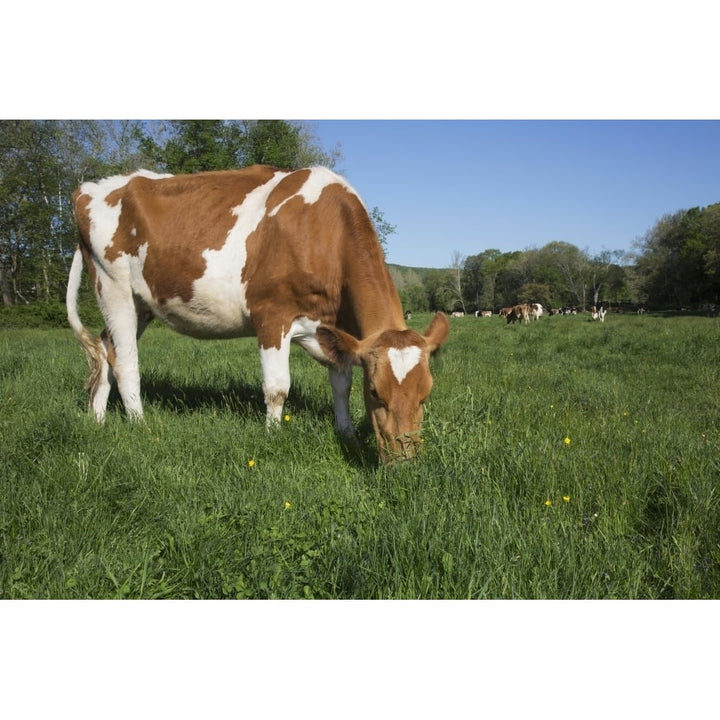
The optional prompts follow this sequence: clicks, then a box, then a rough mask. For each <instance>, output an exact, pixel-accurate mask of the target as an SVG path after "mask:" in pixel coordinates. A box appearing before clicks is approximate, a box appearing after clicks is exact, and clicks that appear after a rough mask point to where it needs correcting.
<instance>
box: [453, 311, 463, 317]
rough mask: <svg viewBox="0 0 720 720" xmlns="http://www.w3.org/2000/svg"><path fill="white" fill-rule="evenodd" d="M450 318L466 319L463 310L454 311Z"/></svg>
mask: <svg viewBox="0 0 720 720" xmlns="http://www.w3.org/2000/svg"><path fill="white" fill-rule="evenodd" d="M450 317H454V318H461V317H465V313H464V312H463V311H462V310H454V311H453V312H452V313H451V315H450Z"/></svg>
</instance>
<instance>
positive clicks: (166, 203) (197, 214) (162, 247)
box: [105, 166, 275, 303]
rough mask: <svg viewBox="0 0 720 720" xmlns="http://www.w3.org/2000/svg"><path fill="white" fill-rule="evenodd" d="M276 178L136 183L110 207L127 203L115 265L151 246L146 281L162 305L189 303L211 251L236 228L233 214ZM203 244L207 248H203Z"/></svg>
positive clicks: (264, 173)
mask: <svg viewBox="0 0 720 720" xmlns="http://www.w3.org/2000/svg"><path fill="white" fill-rule="evenodd" d="M274 173H275V170H274V169H273V168H269V167H265V166H258V167H253V168H247V169H245V170H241V171H227V172H213V173H205V174H204V180H205V182H202V183H199V182H194V181H193V176H192V175H190V176H182V175H178V176H175V177H171V178H163V179H160V180H151V179H148V178H145V177H141V176H138V177H134V178H132V179H131V180H130V181H129V182H128V184H127V185H126V186H125V187H124V188H121V189H120V190H119V191H113V192H112V193H110V194H109V195H108V197H107V198H106V202H112V201H115V195H116V193H120V194H121V197H122V210H121V212H120V220H119V223H118V228H117V230H116V232H115V234H114V235H113V238H112V243H111V244H110V246H109V247H108V248H107V249H106V251H105V257H106V259H107V260H109V261H110V262H113V261H115V260H116V259H117V258H118V257H120V255H121V254H122V253H125V254H127V255H133V256H138V255H139V253H140V248H141V247H142V246H143V245H145V243H147V256H146V258H145V263H144V266H143V277H144V278H145V281H146V282H147V284H148V287H149V288H150V291H151V293H152V295H153V297H154V298H155V299H156V300H157V301H158V302H160V303H165V302H167V301H168V300H170V299H171V298H174V297H179V298H180V299H182V300H183V301H184V302H188V301H189V300H190V299H191V298H192V295H193V283H194V282H195V280H197V279H198V278H201V277H202V276H203V274H204V273H205V269H206V266H207V263H206V261H205V258H204V257H203V252H205V251H206V250H220V249H221V248H222V247H223V246H224V245H225V242H226V241H227V237H228V233H229V232H230V230H231V229H232V228H233V226H234V225H235V223H236V222H237V217H236V216H235V215H234V214H233V213H232V210H233V208H235V207H237V206H238V205H241V204H242V202H243V201H244V200H245V197H246V196H247V195H248V194H249V193H250V192H252V191H253V190H254V189H255V188H256V187H258V186H259V185H262V184H264V183H266V182H267V181H268V180H270V178H271V177H272V176H273V174H274ZM200 239H202V242H200Z"/></svg>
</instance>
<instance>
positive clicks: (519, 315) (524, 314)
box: [507, 303, 530, 325]
mask: <svg viewBox="0 0 720 720" xmlns="http://www.w3.org/2000/svg"><path fill="white" fill-rule="evenodd" d="M516 320H522V322H523V323H528V322H530V306H529V305H527V304H525V303H522V304H520V305H514V306H513V307H511V308H510V309H509V312H508V313H507V321H508V325H509V324H510V323H514V322H515V321H516Z"/></svg>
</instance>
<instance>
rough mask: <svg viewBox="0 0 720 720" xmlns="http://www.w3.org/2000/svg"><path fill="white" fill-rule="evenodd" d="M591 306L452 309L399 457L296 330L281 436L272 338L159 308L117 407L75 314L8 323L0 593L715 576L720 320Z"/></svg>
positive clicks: (0, 429) (212, 591)
mask: <svg viewBox="0 0 720 720" xmlns="http://www.w3.org/2000/svg"><path fill="white" fill-rule="evenodd" d="M587 318H588V316H576V317H552V318H543V319H542V320H541V321H540V322H537V323H532V324H530V325H528V326H523V327H521V326H508V325H506V324H505V323H504V322H503V321H501V320H499V319H498V318H491V319H487V318H486V319H476V318H473V317H467V318H461V319H457V320H453V325H452V332H451V336H450V339H449V340H448V343H447V345H446V346H445V348H443V350H442V351H441V353H440V355H439V356H438V357H437V358H436V359H435V360H434V363H433V373H434V377H435V388H434V390H433V393H432V395H431V400H430V402H429V403H428V408H427V412H426V423H425V428H424V440H425V442H424V444H423V453H422V456H421V457H420V458H419V459H418V460H417V461H414V462H410V463H405V464H399V465H396V466H392V467H389V468H385V467H380V466H378V464H377V455H376V451H375V440H374V436H373V435H372V431H371V429H370V427H369V425H368V423H367V422H366V421H365V420H364V410H363V408H362V402H361V382H360V375H359V371H358V375H357V376H356V379H355V382H354V387H353V393H352V409H353V416H354V418H355V420H356V424H357V425H358V426H359V428H360V438H361V449H360V451H353V450H352V449H349V448H346V447H344V446H343V445H342V443H340V442H339V440H338V438H337V437H336V436H335V433H334V431H333V419H332V409H331V397H330V389H329V385H328V382H327V376H326V371H325V370H324V369H323V368H322V367H320V366H319V365H318V364H317V363H315V362H314V361H312V360H311V359H310V358H308V357H307V356H306V355H305V354H304V353H303V352H302V351H301V350H299V349H295V348H294V349H293V354H292V359H291V368H292V374H293V387H292V390H291V395H290V398H289V401H288V404H287V406H286V413H287V418H288V419H287V420H285V421H284V422H283V423H282V426H281V427H280V428H278V429H277V430H275V431H273V432H268V431H267V430H266V429H265V426H264V415H265V409H264V405H263V401H262V392H261V389H260V382H261V381H260V369H259V360H258V357H257V348H256V343H255V341H254V340H251V339H248V340H239V341H227V342H225V341H222V342H213V343H210V342H206V343H203V342H200V341H194V340H191V339H188V338H184V337H181V336H178V335H175V334H173V333H171V332H170V331H169V330H167V329H165V328H163V327H159V326H157V327H156V326H153V327H151V328H150V329H149V330H148V331H147V333H146V334H145V336H144V337H143V340H142V342H141V348H140V354H141V371H142V379H143V395H144V404H145V411H146V418H145V421H144V422H143V423H141V424H133V423H129V422H127V421H126V419H125V418H124V415H123V412H122V407H121V405H120V404H119V402H118V400H117V398H116V396H113V399H112V400H111V408H110V412H109V413H108V418H107V421H106V423H105V424H104V425H103V426H98V425H96V424H95V423H94V422H93V421H92V420H91V419H90V417H89V416H88V415H87V413H86V396H85V395H84V392H83V389H82V386H83V380H84V376H85V372H86V365H85V361H84V358H83V356H82V353H81V351H80V348H79V346H78V345H77V343H76V341H75V339H74V338H73V337H72V333H71V332H70V331H69V330H41V329H6V330H3V331H2V333H0V448H1V450H0V453H1V454H0V598H557V599H562V598H717V597H720V501H719V499H718V490H717V488H718V480H719V479H720V453H719V452H718V450H719V449H720V430H719V428H718V421H719V418H720V393H718V392H717V385H718V369H719V362H718V347H719V342H720V322H719V321H718V320H716V319H708V318H699V317H698V318H695V317H675V318H665V317H655V316H644V317H637V316H610V317H609V318H608V320H607V321H606V322H605V323H604V324H602V325H601V324H597V323H591V322H589V321H588V319H587ZM429 319H430V316H429V315H426V316H414V317H413V321H412V324H413V325H414V326H416V327H418V328H420V329H423V328H424V327H425V326H426V325H427V323H428V321H429Z"/></svg>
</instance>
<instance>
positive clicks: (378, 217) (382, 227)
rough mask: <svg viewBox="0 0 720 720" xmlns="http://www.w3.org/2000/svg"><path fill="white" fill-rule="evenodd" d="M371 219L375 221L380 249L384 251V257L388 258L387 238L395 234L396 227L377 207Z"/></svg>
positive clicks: (373, 210) (372, 211)
mask: <svg viewBox="0 0 720 720" xmlns="http://www.w3.org/2000/svg"><path fill="white" fill-rule="evenodd" d="M370 219H371V220H372V221H373V225H374V226H375V232H376V233H377V237H378V241H379V242H380V247H381V248H382V251H383V257H386V256H387V238H388V235H392V234H393V233H394V232H395V225H391V224H390V223H389V222H388V221H387V220H385V216H384V215H383V213H382V211H381V210H380V208H378V207H377V206H375V207H374V208H373V209H372V210H371V212H370Z"/></svg>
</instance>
